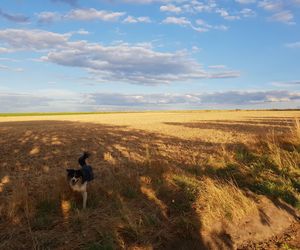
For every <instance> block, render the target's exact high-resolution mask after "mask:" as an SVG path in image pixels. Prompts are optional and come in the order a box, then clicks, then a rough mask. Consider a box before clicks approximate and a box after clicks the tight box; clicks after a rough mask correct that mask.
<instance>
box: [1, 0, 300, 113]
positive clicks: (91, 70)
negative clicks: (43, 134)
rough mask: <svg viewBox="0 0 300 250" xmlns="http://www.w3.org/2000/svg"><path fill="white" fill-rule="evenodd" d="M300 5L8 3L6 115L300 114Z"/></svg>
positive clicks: (102, 0)
mask: <svg viewBox="0 0 300 250" xmlns="http://www.w3.org/2000/svg"><path fill="white" fill-rule="evenodd" d="M299 25H300V0H274V1H271V0H220V1H216V0H204V1H198V0H85V1H83V0H43V1H36V0H1V2H0V112H2V113H4V112H60V111H62V112H63V111H69V112H76V111H77V112H79V111H80V112H82V111H111V110H121V111H122V110H187V109H266V108H268V109H269V108H280V109H285V108H300V29H299V27H300V26H299Z"/></svg>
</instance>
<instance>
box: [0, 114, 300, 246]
mask: <svg viewBox="0 0 300 250" xmlns="http://www.w3.org/2000/svg"><path fill="white" fill-rule="evenodd" d="M298 116H300V112H292V111H291V112H285V113H283V112H279V111H278V112H270V111H262V112H258V111H247V112H246V111H244V112H242V111H241V112H233V111H224V112H223V111H219V112H178V113H175V112H174V113H167V112H166V113H138V114H100V115H77V116H72V115H70V116H49V117H45V116H43V117H0V121H2V122H0V149H1V152H0V249H30V248H35V249H55V248H58V249H63V248H64V246H66V245H68V246H69V247H70V248H73V249H153V248H155V249H156V248H158V249H165V248H173V249H174V247H175V248H176V247H177V248H180V247H181V248H188V249H193V247H195V246H198V247H199V246H203V247H205V242H204V241H203V239H202V238H201V233H202V232H204V231H205V230H207V229H209V228H211V227H213V225H214V224H215V223H214V222H215V221H219V222H224V223H236V222H238V221H239V220H242V219H243V218H245V217H247V216H248V214H250V213H251V212H252V211H253V210H255V209H257V203H256V200H257V199H258V197H259V196H260V195H264V196H266V197H268V198H270V199H276V200H283V201H285V202H286V203H288V204H290V205H292V206H294V207H298V206H299V190H300V189H299V188H300V180H299V177H300V173H299V167H298V166H299V164H300V153H299V149H300V146H299V145H300V123H299V121H298V120H297V119H296V120H295V118H294V117H298ZM82 150H88V151H90V152H91V153H92V158H91V159H90V163H91V165H92V166H93V167H94V171H95V176H96V178H95V180H94V181H93V182H92V183H90V186H89V192H88V208H87V209H86V210H85V211H83V210H82V209H81V197H80V195H78V196H77V195H75V194H73V193H71V192H70V190H69V189H68V186H67V184H66V181H65V169H66V168H67V167H77V158H78V156H79V154H80V153H81V152H82ZM249 194H251V195H249ZM76 235H79V236H80V237H75V238H74V236H76ZM218 237H219V238H218V239H216V240H218V241H222V240H224V237H223V236H218Z"/></svg>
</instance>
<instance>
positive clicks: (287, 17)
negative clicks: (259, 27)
mask: <svg viewBox="0 0 300 250" xmlns="http://www.w3.org/2000/svg"><path fill="white" fill-rule="evenodd" d="M269 20H270V21H275V22H281V23H285V24H290V25H292V24H295V22H294V21H293V20H294V15H293V13H292V12H291V11H289V10H284V11H281V12H278V13H275V14H274V15H272V16H271V17H270V18H269Z"/></svg>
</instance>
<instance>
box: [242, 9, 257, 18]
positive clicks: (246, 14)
mask: <svg viewBox="0 0 300 250" xmlns="http://www.w3.org/2000/svg"><path fill="white" fill-rule="evenodd" d="M240 14H241V15H242V16H243V17H255V16H256V12H255V11H254V10H252V9H249V8H244V9H242V10H241V11H240Z"/></svg>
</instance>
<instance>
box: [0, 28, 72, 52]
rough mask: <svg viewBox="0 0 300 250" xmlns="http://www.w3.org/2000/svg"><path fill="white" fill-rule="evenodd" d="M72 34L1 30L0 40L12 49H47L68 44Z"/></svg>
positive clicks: (9, 49)
mask: <svg viewBox="0 0 300 250" xmlns="http://www.w3.org/2000/svg"><path fill="white" fill-rule="evenodd" d="M69 37H70V34H58V33H53V32H49V31H44V30H21V29H4V30H0V42H2V44H5V45H7V46H8V48H6V49H7V50H8V51H12V50H35V51H37V50H45V49H54V48H58V47H61V46H64V45H66V42H67V41H68V39H69Z"/></svg>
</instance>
